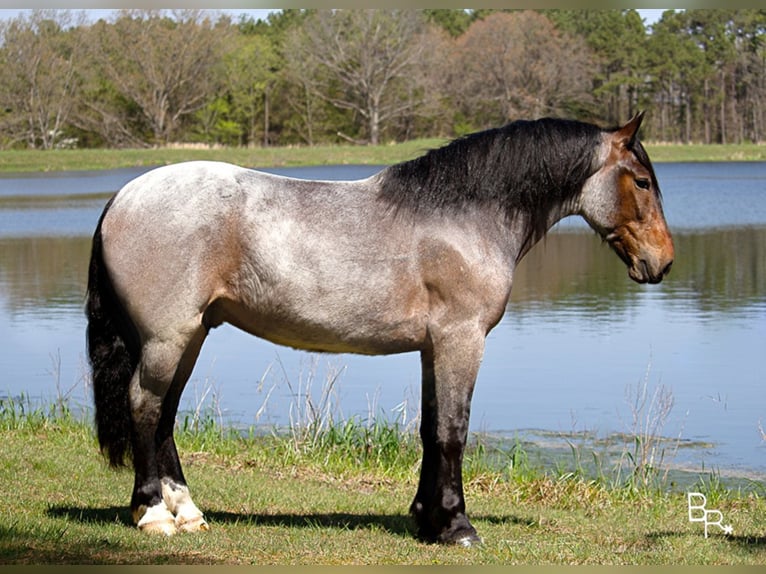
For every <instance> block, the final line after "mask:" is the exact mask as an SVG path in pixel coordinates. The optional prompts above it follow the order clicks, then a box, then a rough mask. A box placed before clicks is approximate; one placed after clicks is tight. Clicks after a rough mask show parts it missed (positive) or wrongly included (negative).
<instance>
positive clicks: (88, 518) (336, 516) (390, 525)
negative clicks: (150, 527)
mask: <svg viewBox="0 0 766 574" xmlns="http://www.w3.org/2000/svg"><path fill="white" fill-rule="evenodd" d="M47 514H48V515H49V516H52V517H57V518H67V519H69V520H73V521H77V522H83V523H101V524H106V523H109V524H113V523H115V522H116V523H121V524H124V525H126V526H130V527H133V520H132V518H131V516H130V511H129V510H128V509H127V508H125V507H117V506H109V507H106V508H85V507H79V506H55V505H54V506H51V507H50V508H49V509H48V511H47ZM205 518H206V519H207V520H208V522H210V524H211V526H213V527H215V525H216V523H217V524H242V523H244V524H248V525H252V526H254V527H256V526H281V527H285V528H334V529H340V530H364V529H380V530H383V531H384V532H388V533H390V534H393V535H396V536H400V537H406V538H415V537H416V535H417V529H416V526H415V521H414V520H413V519H412V517H410V516H409V515H408V514H351V513H345V512H329V513H309V514H301V513H295V514H284V513H283V514H248V513H237V512H225V511H216V510H211V511H208V512H205ZM470 518H471V519H472V520H473V521H476V522H489V523H490V524H518V525H522V526H535V525H536V522H535V521H534V520H531V519H527V518H521V517H517V516H487V515H474V516H470Z"/></svg>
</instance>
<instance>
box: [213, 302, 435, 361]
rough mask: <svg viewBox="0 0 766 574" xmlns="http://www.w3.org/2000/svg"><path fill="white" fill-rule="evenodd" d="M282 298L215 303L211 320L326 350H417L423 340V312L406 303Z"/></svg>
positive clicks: (285, 342) (379, 352)
mask: <svg viewBox="0 0 766 574" xmlns="http://www.w3.org/2000/svg"><path fill="white" fill-rule="evenodd" d="M266 303H268V304H266ZM285 303H286V301H284V300H283V301H280V302H273V303H271V302H266V301H261V302H260V303H259V304H257V305H254V306H248V305H242V304H241V303H234V302H231V301H225V302H219V303H217V304H216V305H215V306H214V307H213V310H214V313H215V315H216V319H215V320H214V323H219V322H227V323H231V324H232V325H234V326H236V327H238V328H240V329H242V330H244V331H247V332H248V333H251V334H253V335H256V336H258V337H261V338H263V339H266V340H268V341H271V342H272V343H276V344H278V345H284V346H288V347H293V348H296V349H303V350H307V351H320V352H327V353H357V354H366V355H384V354H393V353H403V352H408V351H414V350H418V349H420V348H421V347H422V343H423V340H424V339H425V333H426V324H425V319H424V317H422V316H419V314H413V313H409V314H408V313H407V312H406V310H405V309H404V308H402V309H399V310H397V311H395V312H393V313H388V314H382V313H381V311H380V310H370V309H366V308H363V307H364V306H363V305H359V308H357V309H353V310H349V308H348V307H347V305H343V306H340V305H339V306H336V307H326V306H323V305H322V304H321V303H322V302H321V301H318V302H316V304H315V305H313V306H312V307H311V308H308V309H304V308H296V307H292V306H290V305H286V304H285Z"/></svg>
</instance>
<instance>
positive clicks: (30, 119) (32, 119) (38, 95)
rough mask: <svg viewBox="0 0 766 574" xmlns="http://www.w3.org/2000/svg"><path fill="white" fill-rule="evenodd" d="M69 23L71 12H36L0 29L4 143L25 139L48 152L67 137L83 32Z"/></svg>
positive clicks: (0, 85) (77, 83) (5, 24)
mask: <svg viewBox="0 0 766 574" xmlns="http://www.w3.org/2000/svg"><path fill="white" fill-rule="evenodd" d="M73 21H74V19H73V16H72V14H71V13H70V12H62V11H57V10H34V11H33V12H32V14H31V15H30V16H29V17H28V18H27V17H24V16H19V17H17V18H14V19H12V20H10V21H7V22H4V23H3V24H2V27H0V37H2V48H1V49H0V109H2V110H3V112H2V113H0V126H1V127H2V132H3V135H4V139H5V140H6V141H5V142H4V143H5V144H6V145H12V144H14V143H15V142H21V141H23V142H25V143H26V145H27V147H30V148H42V149H51V148H54V147H56V146H57V145H60V143H61V140H62V138H63V137H64V136H65V133H66V130H67V128H68V127H69V125H70V119H71V115H72V110H73V107H74V102H75V98H76V95H77V93H78V91H79V86H80V82H79V77H78V69H79V68H80V66H81V65H82V63H83V42H82V34H81V33H80V30H79V29H78V28H77V27H73V26H72V23H73ZM80 23H82V21H81V20H80Z"/></svg>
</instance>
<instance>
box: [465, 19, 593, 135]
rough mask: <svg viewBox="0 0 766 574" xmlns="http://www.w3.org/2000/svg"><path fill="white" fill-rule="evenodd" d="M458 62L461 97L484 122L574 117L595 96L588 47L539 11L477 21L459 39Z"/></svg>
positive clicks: (495, 122) (493, 123) (494, 122)
mask: <svg viewBox="0 0 766 574" xmlns="http://www.w3.org/2000/svg"><path fill="white" fill-rule="evenodd" d="M457 62H458V64H457V65H455V66H454V68H455V70H456V72H455V73H456V74H459V77H455V78H454V80H453V82H452V83H453V85H454V86H455V87H456V88H457V89H458V92H457V97H458V99H460V100H462V102H463V104H464V106H466V107H468V108H470V109H472V110H474V113H475V114H476V113H477V115H478V117H480V118H482V117H483V119H482V120H480V121H481V122H482V123H488V124H492V125H495V124H497V123H500V122H506V121H508V120H509V119H512V118H519V117H540V116H542V115H557V114H567V115H569V114H568V112H571V111H572V107H578V106H582V105H583V104H584V103H586V102H587V101H588V100H589V97H590V96H589V88H590V84H591V78H590V73H589V71H590V69H591V65H590V54H589V51H588V49H587V48H586V46H585V44H584V42H583V41H582V40H580V39H578V38H574V37H571V36H569V35H567V34H562V33H561V32H559V31H558V30H557V29H556V28H555V27H554V26H553V24H552V23H551V21H550V20H548V19H547V18H546V17H545V16H543V15H542V14H539V13H537V12H532V11H524V12H498V13H494V14H491V15H490V16H488V17H486V18H484V19H482V20H478V21H477V22H475V23H474V24H472V25H471V27H470V28H469V29H468V31H467V32H466V33H465V34H464V35H463V36H461V37H460V38H459V39H458V56H457ZM482 113H483V116H482Z"/></svg>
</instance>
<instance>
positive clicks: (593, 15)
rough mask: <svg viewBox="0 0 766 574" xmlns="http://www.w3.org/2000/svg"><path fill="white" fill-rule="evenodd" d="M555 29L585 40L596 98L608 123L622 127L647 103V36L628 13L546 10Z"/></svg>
mask: <svg viewBox="0 0 766 574" xmlns="http://www.w3.org/2000/svg"><path fill="white" fill-rule="evenodd" d="M545 14H546V15H548V16H549V17H550V18H551V20H552V21H553V22H555V23H556V26H557V27H558V28H559V29H561V30H563V31H566V32H567V33H568V34H570V35H573V36H577V37H579V38H582V39H584V40H585V42H586V44H587V45H588V47H589V48H590V50H591V52H592V54H594V59H593V61H592V63H593V66H594V71H593V73H592V74H591V76H592V79H593V87H592V91H593V96H594V98H595V100H596V104H597V106H598V107H599V111H598V115H599V116H600V117H601V118H603V121H605V122H606V123H611V124H612V125H620V124H622V123H623V122H624V121H625V120H626V118H629V117H632V116H633V115H634V114H635V112H636V111H638V110H637V108H638V107H639V106H640V105H642V104H643V103H644V100H646V96H645V94H644V91H645V90H646V89H647V88H648V86H647V84H646V77H645V74H644V70H645V68H646V63H645V53H646V42H647V33H646V28H645V27H644V23H643V21H642V20H641V16H640V15H639V14H638V12H636V11H635V10H633V9H629V10H547V11H545Z"/></svg>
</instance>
